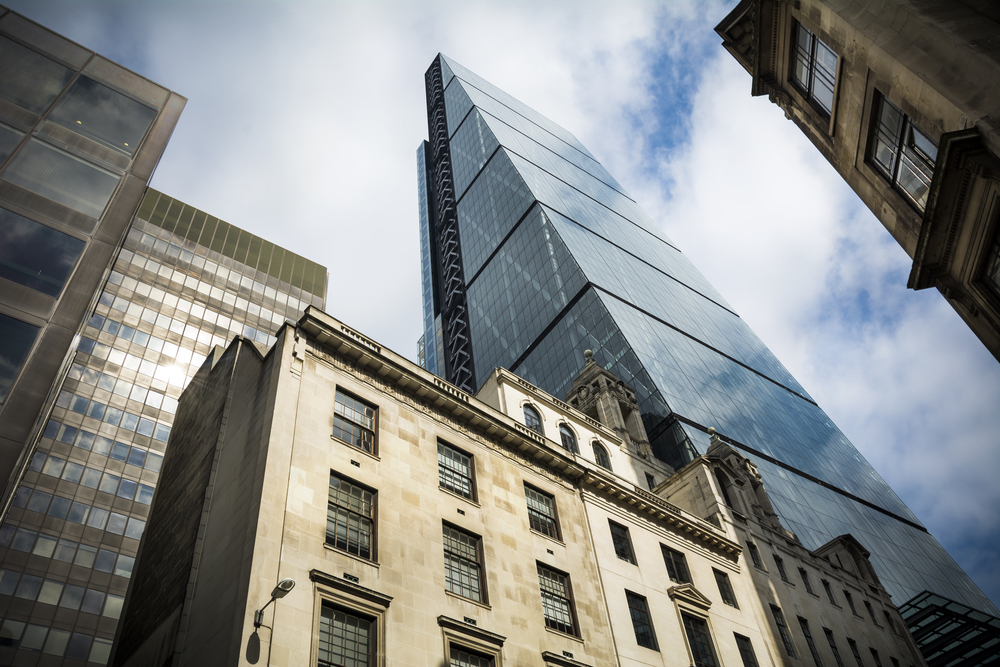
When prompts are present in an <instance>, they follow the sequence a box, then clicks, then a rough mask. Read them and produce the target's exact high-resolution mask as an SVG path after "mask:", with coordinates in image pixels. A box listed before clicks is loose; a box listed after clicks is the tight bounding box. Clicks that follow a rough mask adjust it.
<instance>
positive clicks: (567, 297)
mask: <svg viewBox="0 0 1000 667" xmlns="http://www.w3.org/2000/svg"><path fill="white" fill-rule="evenodd" d="M426 84H427V104H428V126H429V141H428V142H427V143H425V144H424V146H422V147H421V150H420V151H418V153H419V155H418V164H419V166H420V169H421V173H420V179H421V182H422V183H426V184H428V186H427V187H429V188H430V190H431V191H432V195H431V196H426V195H424V196H422V199H421V209H420V212H421V234H422V239H423V235H424V233H425V231H424V230H425V229H426V235H427V237H428V238H429V239H430V242H429V244H428V246H429V249H430V250H431V251H432V252H423V247H422V259H423V261H422V270H423V273H424V275H423V280H424V286H425V289H424V295H425V302H424V313H425V319H424V323H425V332H424V341H425V345H424V347H425V349H426V347H427V341H430V340H435V341H437V340H440V341H441V344H440V350H441V352H440V356H439V357H438V358H437V359H436V363H437V370H436V372H438V374H440V375H443V376H444V377H446V378H447V379H448V380H450V381H452V382H454V383H456V384H458V385H459V386H462V387H464V388H466V389H467V390H470V391H474V390H475V389H476V388H477V387H478V386H479V385H480V384H481V383H482V381H483V380H484V379H485V378H486V377H487V375H488V374H489V373H490V372H491V370H492V369H493V368H494V367H497V366H501V367H504V368H508V369H510V370H512V371H513V372H515V373H517V374H519V375H521V376H523V377H524V378H526V379H527V380H529V381H530V382H532V383H534V384H536V385H538V386H540V387H542V388H544V389H545V390H546V391H549V392H551V393H552V394H555V395H557V396H563V395H565V394H566V391H567V390H568V389H569V388H570V387H571V383H572V380H573V378H574V377H576V375H577V374H578V373H579V370H580V368H581V367H582V365H583V355H582V352H583V350H584V349H591V350H593V351H594V359H595V361H597V362H598V363H600V364H601V365H602V366H604V367H605V368H607V369H609V370H611V371H612V372H614V373H615V374H616V375H617V376H619V377H620V378H621V379H622V380H624V381H625V382H626V383H628V384H629V385H630V386H632V387H633V388H634V389H635V391H636V397H637V399H638V400H639V404H640V407H641V409H642V413H643V421H644V423H645V426H646V429H647V431H648V433H649V436H650V443H651V446H652V449H653V451H654V453H655V455H656V456H657V457H658V458H660V459H662V460H664V461H666V462H667V463H669V464H671V465H673V466H674V467H675V468H679V467H680V466H682V465H684V464H685V463H686V462H688V461H689V460H690V459H691V457H692V456H694V455H697V454H698V453H704V452H705V451H706V450H707V448H708V444H709V440H708V435H707V429H708V428H709V427H715V428H716V429H717V431H718V432H719V433H720V435H721V436H723V438H724V439H725V440H726V441H728V442H729V443H731V444H733V445H734V446H736V447H738V448H740V449H741V450H743V451H745V452H746V453H747V455H748V456H749V457H750V458H751V459H752V460H754V461H755V462H756V463H757V465H758V467H759V469H760V471H761V473H762V474H763V475H764V478H765V483H766V484H767V486H768V491H769V493H770V496H771V498H772V500H773V502H774V504H775V507H776V510H777V511H778V513H779V514H780V515H781V518H782V520H783V521H784V522H785V524H786V525H787V526H788V527H789V528H791V529H792V530H793V531H795V532H796V533H797V534H798V536H799V537H800V538H801V539H802V541H803V543H804V544H805V545H806V546H807V547H809V548H816V547H818V546H820V545H821V544H823V543H825V542H826V541H828V540H830V539H832V538H833V537H836V536H838V535H842V534H844V533H852V534H853V535H854V536H855V537H857V539H859V540H860V541H861V542H862V543H863V544H865V546H866V547H868V548H869V549H870V550H871V552H872V562H873V563H874V564H875V567H876V568H877V570H878V574H879V576H880V577H881V579H882V582H883V583H884V584H885V586H886V588H887V589H888V590H889V591H890V593H892V595H893V596H894V598H895V599H896V600H898V601H905V600H908V599H909V598H911V597H913V596H914V595H916V594H917V593H919V592H920V591H923V590H932V591H935V592H938V593H940V594H942V595H946V596H948V597H951V598H953V599H958V600H961V601H963V602H965V603H967V604H970V605H972V606H975V607H977V608H980V609H983V610H984V611H989V612H990V613H994V614H995V613H997V612H996V609H995V608H994V607H993V605H992V604H991V603H990V601H989V600H988V599H987V598H986V597H985V596H984V595H983V594H982V592H980V591H979V589H978V588H977V587H976V586H975V584H974V583H972V581H971V580H970V579H969V578H968V576H967V575H966V574H965V573H964V572H963V571H962V570H961V568H959V567H958V565H957V564H956V563H955V562H954V560H953V559H952V558H951V557H950V556H949V555H948V554H947V553H946V552H945V551H944V549H943V548H942V547H941V546H940V545H939V544H938V542H937V541H936V540H935V539H934V538H933V537H932V536H931V535H930V534H929V533H928V532H927V531H926V529H925V528H924V527H923V526H922V525H921V524H920V523H919V521H918V520H917V518H916V517H915V516H914V515H913V514H912V512H910V510H909V509H908V508H907V507H906V506H905V505H904V504H903V503H902V501H901V500H900V499H899V498H898V497H897V496H896V494H895V493H894V492H893V491H892V489H890V488H889V486H888V485H887V484H886V483H885V482H884V481H883V480H882V478H881V477H880V476H879V475H878V473H877V472H875V470H874V469H873V468H872V467H871V465H869V463H868V462H867V461H866V460H865V459H864V457H863V456H861V454H860V453H859V452H858V451H857V450H856V449H855V448H854V446H853V445H852V444H851V443H850V442H849V441H848V440H847V438H846V437H845V436H844V435H843V433H841V432H840V430H839V429H838V428H837V427H836V426H835V425H834V424H833V423H832V422H831V421H830V419H829V417H828V416H827V415H826V414H825V413H824V412H823V411H822V410H821V409H820V408H819V406H818V405H817V404H816V403H815V401H814V400H813V399H812V398H811V397H810V395H809V394H808V392H807V391H806V390H805V389H804V388H803V387H802V386H801V385H800V384H799V383H798V382H797V381H796V380H795V378H794V377H792V376H791V374H790V373H789V372H788V371H787V370H786V369H785V367H784V366H783V365H782V364H781V362H779V361H778V360H777V359H776V358H775V356H774V355H773V354H772V353H771V351H770V350H768V349H767V347H766V346H765V345H764V344H763V343H762V342H761V341H760V339H759V338H758V337H757V336H756V335H755V334H754V333H753V331H751V330H750V328H749V327H748V326H747V325H746V324H745V323H744V322H743V320H742V319H741V318H740V317H739V315H737V314H736V313H735V312H734V311H733V309H732V307H731V306H730V305H729V304H728V303H727V302H726V301H725V299H724V298H723V297H722V296H721V295H720V294H719V293H718V292H717V291H716V290H715V289H714V288H713V287H712V286H711V284H709V283H708V281H707V280H706V279H705V278H704V276H702V275H701V273H699V272H698V270H697V269H696V268H695V267H694V266H693V265H692V264H691V263H690V262H689V261H688V260H687V258H685V256H684V255H683V254H682V253H681V252H680V250H679V249H678V248H677V247H676V246H675V245H674V244H673V243H672V242H671V240H670V239H669V238H668V237H667V236H666V235H665V234H664V233H663V232H662V230H660V228H659V226H658V225H657V224H656V223H655V222H654V221H653V220H652V219H650V218H649V216H648V215H647V214H646V213H645V212H643V211H642V209H641V208H640V207H639V206H638V204H637V203H636V202H635V200H633V199H632V198H631V197H630V196H629V195H628V194H627V193H626V192H625V191H624V189H623V188H622V187H621V185H619V184H618V182H617V181H615V179H614V178H613V177H612V176H611V175H610V174H609V173H608V172H607V171H606V170H605V169H604V168H603V167H602V166H601V165H600V163H599V162H597V160H596V159H594V157H593V155H591V154H590V152H589V151H587V149H586V148H585V147H584V146H583V145H582V144H580V142H579V141H578V140H577V139H576V138H575V137H574V136H573V135H572V134H570V133H569V132H567V131H566V130H564V129H562V128H561V127H559V126H558V125H556V124H554V123H553V122H552V121H550V120H548V119H546V118H545V117H543V116H541V115H540V114H538V113H537V112H535V111H533V110H532V109H530V108H529V107H527V106H525V105H524V104H522V103H521V102H519V101H518V100H516V99H514V98H512V97H511V96H510V95H508V94H506V93H504V92H503V91H501V90H499V89H498V88H496V87H495V86H493V85H492V84H490V83H489V82H487V81H485V80H483V79H482V78H481V77H479V76H477V75H476V74H474V73H472V72H470V71H469V70H467V69H465V68H464V67H462V66H461V65H459V64H458V63H455V62H454V61H452V60H449V59H447V58H445V57H444V56H439V57H438V58H437V59H436V60H435V62H434V64H433V65H432V66H431V68H430V70H428V72H427V75H426ZM434 252H436V253H437V255H436V257H435V256H434V255H433V253H434ZM427 285H431V286H432V289H430V290H428V289H427ZM429 315H433V316H434V317H433V318H431V317H429ZM434 318H440V322H441V324H440V327H438V328H436V329H435V328H433V327H432V325H433V323H434Z"/></svg>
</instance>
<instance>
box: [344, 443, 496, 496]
mask: <svg viewBox="0 0 1000 667" xmlns="http://www.w3.org/2000/svg"><path fill="white" fill-rule="evenodd" d="M331 437H332V436H331ZM438 488H439V489H440V490H441V491H443V492H444V493H447V494H448V495H449V496H454V497H455V498H458V499H459V500H464V501H465V502H467V503H469V504H470V505H473V506H475V507H478V508H479V509H482V507H483V506H482V505H480V504H479V503H478V502H477V501H476V500H475V499H473V498H466V497H465V496H463V495H462V494H461V493H455V492H454V491H452V490H451V489H449V488H446V487H443V486H438Z"/></svg>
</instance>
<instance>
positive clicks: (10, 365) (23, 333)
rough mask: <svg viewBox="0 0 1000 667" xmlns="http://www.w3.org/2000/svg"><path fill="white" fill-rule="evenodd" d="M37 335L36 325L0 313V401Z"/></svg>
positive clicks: (4, 396) (2, 399)
mask: <svg viewBox="0 0 1000 667" xmlns="http://www.w3.org/2000/svg"><path fill="white" fill-rule="evenodd" d="M37 335H38V327H36V326H32V325H31V324H28V323H27V322H22V321H21V320H15V319H14V318H13V317H8V316H6V315H4V314H2V313H0V403H2V402H3V401H4V399H6V398H7V392H9V391H10V387H11V385H13V384H14V379H15V378H16V377H17V373H18V371H19V370H20V369H21V364H23V363H24V360H25V358H27V356H28V351H29V350H30V349H31V345H32V343H34V342H35V336H37Z"/></svg>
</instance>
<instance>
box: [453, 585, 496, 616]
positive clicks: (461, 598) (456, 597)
mask: <svg viewBox="0 0 1000 667" xmlns="http://www.w3.org/2000/svg"><path fill="white" fill-rule="evenodd" d="M444 594H445V595H447V596H448V597H450V598H455V599H456V600H461V601H462V602H468V603H469V604H474V605H476V606H477V607H482V608H483V609H486V610H488V611H492V610H493V607H491V606H489V605H488V604H486V603H485V602H476V601H475V600H473V599H472V598H467V597H465V596H464V595H459V594H458V593H452V592H451V591H449V590H448V589H447V588H446V589H444Z"/></svg>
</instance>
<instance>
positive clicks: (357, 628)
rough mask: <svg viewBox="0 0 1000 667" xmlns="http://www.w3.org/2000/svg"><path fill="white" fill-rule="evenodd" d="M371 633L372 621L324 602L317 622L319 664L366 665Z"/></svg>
mask: <svg viewBox="0 0 1000 667" xmlns="http://www.w3.org/2000/svg"><path fill="white" fill-rule="evenodd" d="M374 635H375V631H374V628H373V627H372V623H371V621H368V620H366V619H364V618H360V617H358V616H354V615H353V614H350V613H347V612H345V611H342V610H340V609H334V608H333V607H328V606H326V605H323V610H322V613H321V615H320V623H319V661H320V665H342V666H343V667H367V666H368V664H369V657H370V656H371V642H372V640H373V639H374Z"/></svg>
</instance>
